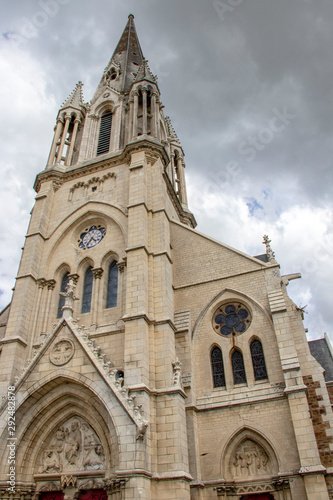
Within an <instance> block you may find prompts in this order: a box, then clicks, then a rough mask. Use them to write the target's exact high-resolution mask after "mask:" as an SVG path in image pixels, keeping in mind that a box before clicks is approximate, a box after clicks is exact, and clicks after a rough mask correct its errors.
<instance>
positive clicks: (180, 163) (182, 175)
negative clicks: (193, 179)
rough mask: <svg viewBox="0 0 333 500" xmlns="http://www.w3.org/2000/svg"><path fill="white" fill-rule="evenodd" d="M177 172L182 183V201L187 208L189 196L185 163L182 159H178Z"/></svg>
mask: <svg viewBox="0 0 333 500" xmlns="http://www.w3.org/2000/svg"><path fill="white" fill-rule="evenodd" d="M177 170H178V175H179V181H180V201H181V203H182V205H186V206H187V194H186V186H185V163H184V161H183V159H182V158H178V165H177Z"/></svg>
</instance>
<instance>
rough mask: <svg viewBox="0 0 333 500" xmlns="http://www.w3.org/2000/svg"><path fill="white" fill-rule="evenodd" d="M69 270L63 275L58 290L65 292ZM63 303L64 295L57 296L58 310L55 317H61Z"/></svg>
mask: <svg viewBox="0 0 333 500" xmlns="http://www.w3.org/2000/svg"><path fill="white" fill-rule="evenodd" d="M68 276H69V272H67V273H66V274H64V275H63V277H62V280H61V285H60V292H66V286H67V285H68V281H69V278H68ZM64 305H65V297H63V296H62V295H60V296H59V303H58V312H57V318H61V316H62V308H63V307H64Z"/></svg>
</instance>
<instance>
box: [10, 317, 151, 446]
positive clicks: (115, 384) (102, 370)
mask: <svg viewBox="0 0 333 500" xmlns="http://www.w3.org/2000/svg"><path fill="white" fill-rule="evenodd" d="M71 371H72V372H73V373H74V372H75V374H76V375H77V374H80V372H82V374H83V373H85V374H86V375H87V376H89V377H90V378H91V379H94V380H96V374H98V379H99V381H100V382H102V381H103V382H104V384H106V386H107V387H108V389H109V390H110V392H111V393H112V394H113V396H114V397H115V398H116V400H117V401H118V403H119V405H120V406H121V407H122V408H123V410H124V411H125V412H126V413H127V415H128V416H129V418H130V419H131V420H132V421H133V422H134V423H135V425H136V426H137V439H142V438H143V436H144V434H145V431H146V429H147V426H148V422H147V421H146V420H144V419H143V417H142V415H141V413H140V406H138V405H137V404H136V402H135V396H134V395H131V394H129V391H128V389H127V387H125V386H124V385H123V382H124V381H123V379H122V378H121V377H120V376H118V372H117V370H116V369H114V368H113V365H112V361H111V360H107V359H106V356H105V355H104V354H103V352H102V349H101V348H100V347H99V346H98V345H97V344H96V342H95V340H93V339H91V338H90V337H89V332H88V331H87V329H85V328H84V327H82V326H80V325H79V324H78V322H77V321H76V320H73V319H72V318H61V320H59V322H58V323H57V324H56V325H55V326H54V328H53V330H52V332H51V333H50V334H49V335H48V336H47V337H46V338H45V339H44V340H43V341H42V342H41V343H40V344H39V347H38V348H37V349H35V355H34V357H33V359H32V360H28V363H27V366H25V367H23V368H22V375H21V376H20V377H19V378H18V380H17V381H16V384H15V390H16V392H18V391H21V393H23V394H24V393H25V394H27V393H28V394H29V393H31V392H32V390H33V387H34V385H35V383H36V382H35V381H36V378H37V376H39V378H40V379H42V378H43V377H44V376H45V374H46V373H47V374H50V373H52V374H54V375H59V377H61V376H63V374H64V372H66V373H69V372H71ZM2 409H3V408H2Z"/></svg>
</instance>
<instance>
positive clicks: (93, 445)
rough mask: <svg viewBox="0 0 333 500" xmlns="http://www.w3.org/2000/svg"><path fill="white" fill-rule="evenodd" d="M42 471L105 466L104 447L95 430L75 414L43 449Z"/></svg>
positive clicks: (88, 468) (45, 472)
mask: <svg viewBox="0 0 333 500" xmlns="http://www.w3.org/2000/svg"><path fill="white" fill-rule="evenodd" d="M40 455H41V461H40V467H39V471H38V472H39V473H44V474H48V473H53V474H54V473H62V472H72V471H89V470H91V471H93V470H103V469H105V456H104V450H103V446H102V444H101V442H100V439H99V438H98V436H97V434H96V432H95V431H94V429H93V428H92V427H91V425H89V424H88V423H87V422H86V421H85V420H84V419H83V418H81V417H72V418H70V419H69V420H67V421H66V422H65V423H64V424H63V425H61V426H59V427H58V428H57V429H56V430H54V431H53V432H52V433H51V435H50V436H49V437H48V439H47V440H46V444H45V445H44V446H43V448H42V451H41V454H40Z"/></svg>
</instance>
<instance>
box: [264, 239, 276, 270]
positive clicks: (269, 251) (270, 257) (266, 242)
mask: <svg viewBox="0 0 333 500" xmlns="http://www.w3.org/2000/svg"><path fill="white" fill-rule="evenodd" d="M270 243H271V240H270V239H269V237H268V236H267V234H265V235H264V241H263V244H264V245H266V255H267V258H268V262H273V263H275V262H276V260H275V254H274V252H273V250H272V249H271V245H270Z"/></svg>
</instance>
